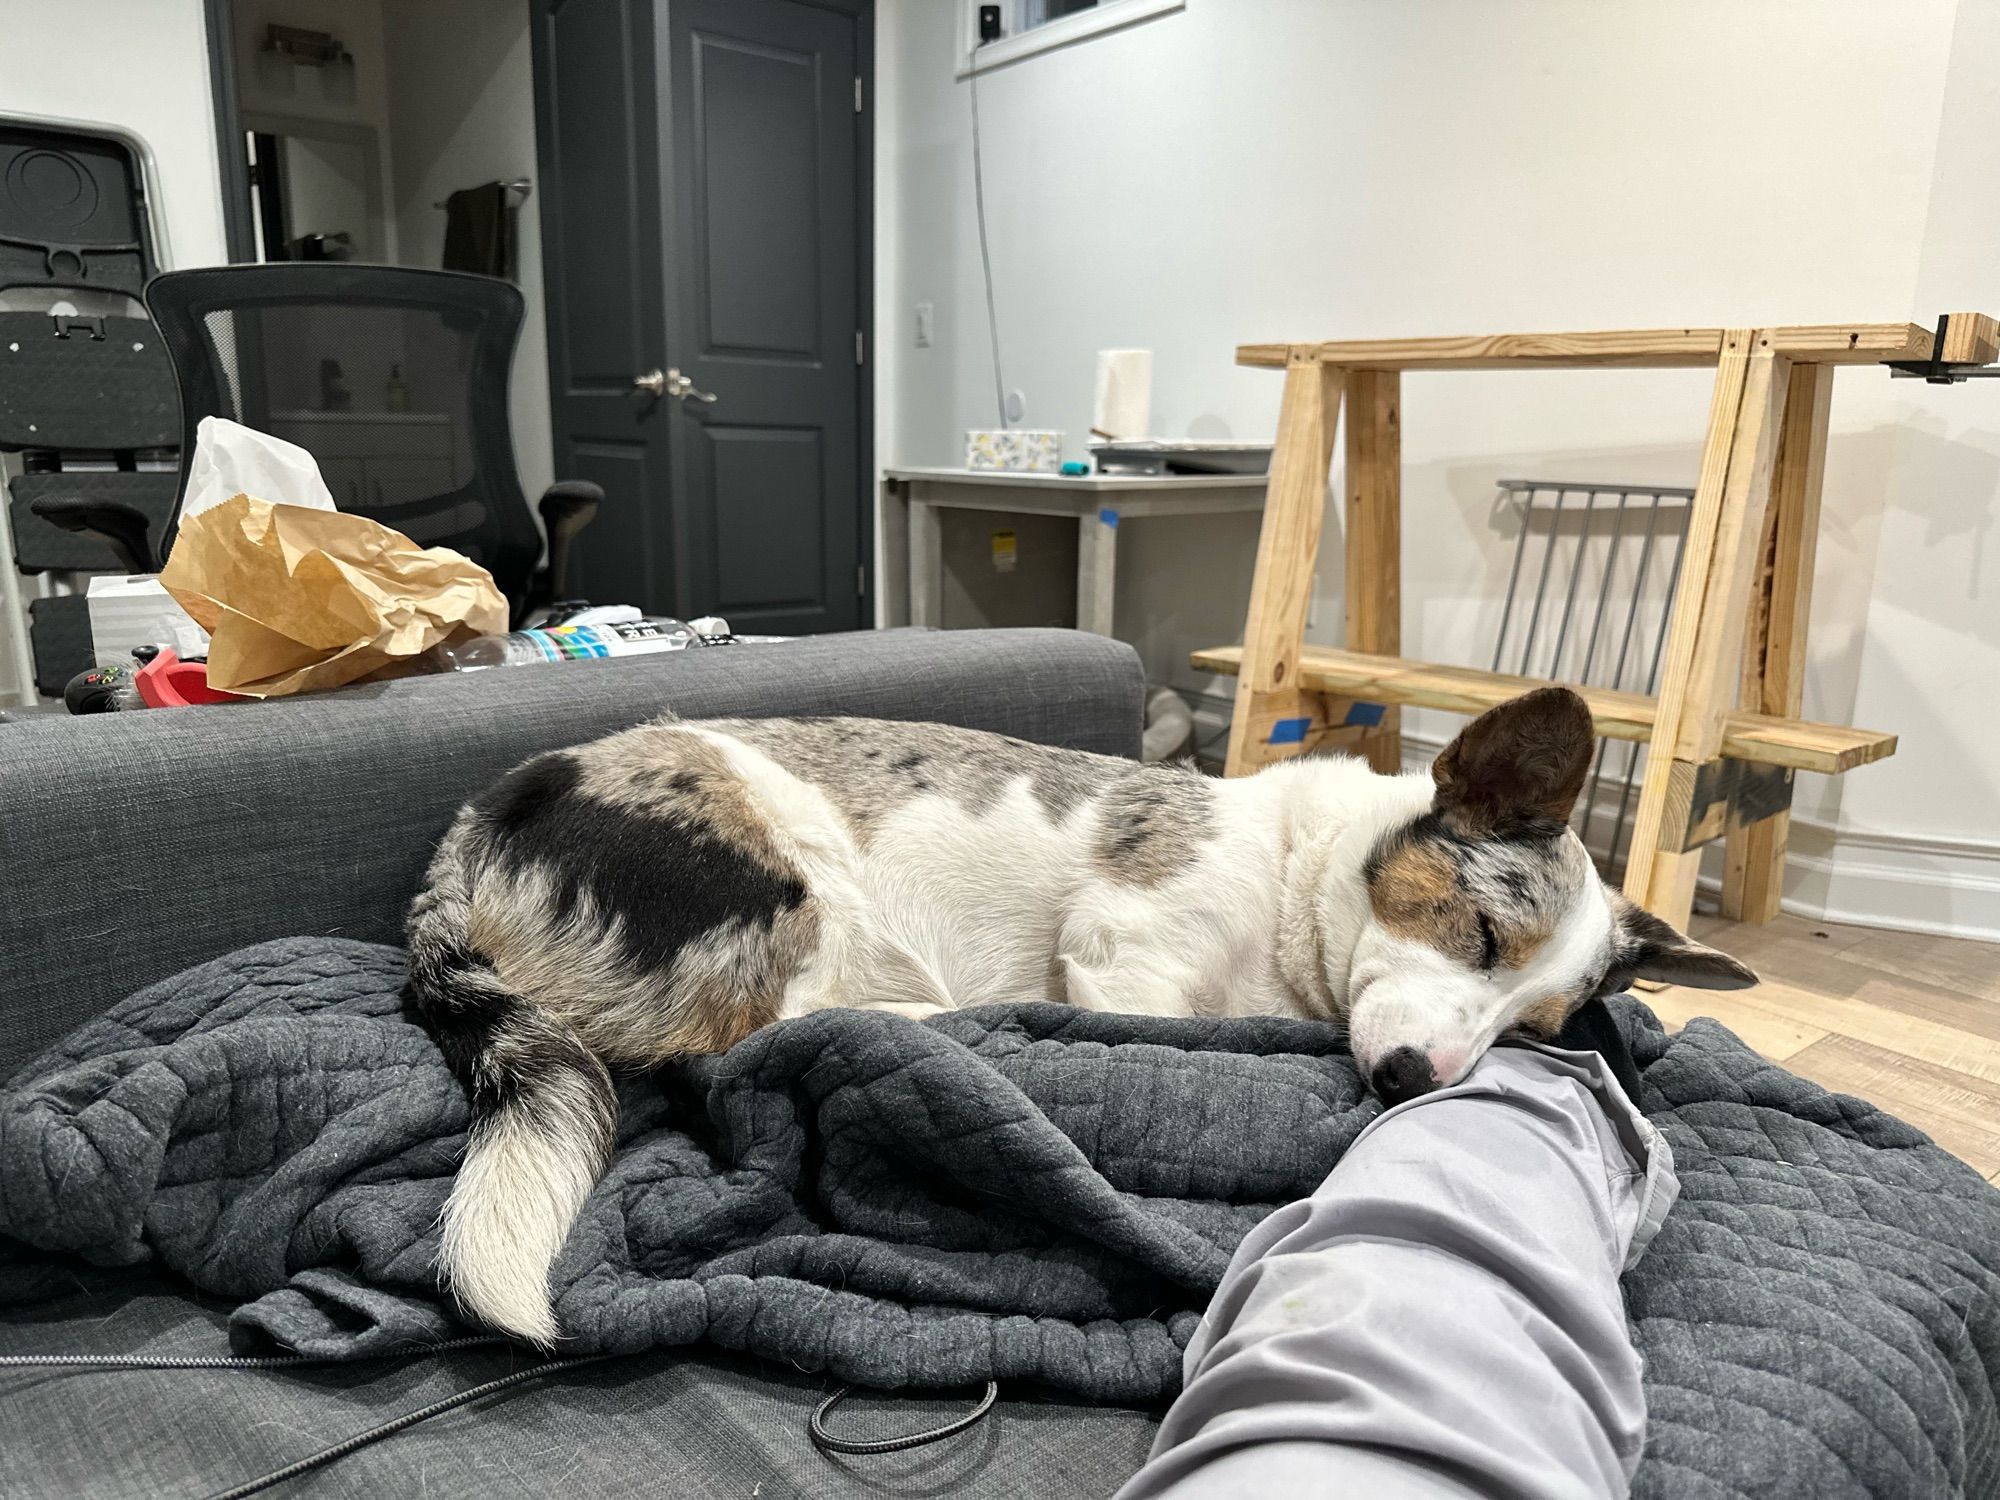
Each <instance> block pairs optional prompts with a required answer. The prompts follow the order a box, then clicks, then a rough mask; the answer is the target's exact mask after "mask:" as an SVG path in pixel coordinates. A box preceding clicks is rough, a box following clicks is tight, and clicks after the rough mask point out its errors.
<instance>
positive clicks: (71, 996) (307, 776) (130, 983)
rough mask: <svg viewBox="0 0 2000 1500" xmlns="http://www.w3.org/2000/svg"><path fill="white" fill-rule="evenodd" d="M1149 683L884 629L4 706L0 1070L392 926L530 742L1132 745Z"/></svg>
mask: <svg viewBox="0 0 2000 1500" xmlns="http://www.w3.org/2000/svg"><path fill="white" fill-rule="evenodd" d="M1144 692H1145V682H1144V674H1143V673H1142V671H1141V670H1140V666H1139V661H1138V658H1137V656H1135V655H1134V654H1133V652H1132V650H1131V648H1130V647H1128V646H1125V645H1122V644H1120V643H1118V642H1116V641H1111V640H1107V639H1105V638H1103V637H1102V636H1095V635H1088V634H1085V633H1083V632H1079V631H1068V630H995V631H950V632H930V631H912V630H896V631H882V632H873V633H866V634H856V635H842V636H820V637H816V638H812V639H807V640H800V641H794V642H791V643H788V644H785V645H777V646H737V647H721V648H715V649H709V650H697V651H688V652H682V653H677V654H675V655H672V656H654V657H641V658H638V659H636V660H629V659H628V660H625V661H610V662H602V663H575V664H570V665H564V666H536V667H509V668H501V669H498V670H495V671H489V672H471V673H464V674H455V675H449V676H440V677H414V678H405V679H403V680H401V681H398V682H389V683H381V684H376V685H373V686H368V687H360V688H350V689H347V690H345V691H343V692H339V693H330V694H324V695H321V696H319V697H315V698H301V699H288V700H281V701H276V702H270V703H255V704H236V705H227V706H220V707H214V708H185V709H171V710H158V709H156V710H152V711H149V712H143V713H125V714H104V715H99V716H95V717H89V718H62V717H48V716H43V717H37V718H32V719H27V720H23V721H22V722H19V723H13V724H0V809H4V815H0V871H5V872H6V873H5V879H6V882H7V887H8V889H7V892H6V896H7V899H6V900H5V901H0V975H5V976H6V981H7V982H6V984H5V985H0V1078H4V1077H6V1076H7V1075H8V1074H10V1073H11V1072H13V1071H14V1069H15V1068H16V1067H18V1066H19V1065H20V1064H21V1063H23V1062H25V1061H27V1060H28V1059H30V1058H32V1057H33V1056H34V1055H35V1054H37V1053H38V1052H40V1051H41V1050H42V1049H43V1048H44V1047H46V1046H47V1045H48V1044H49V1043H51V1042H53V1041H55V1040H57V1039H58V1038H60V1037H62V1036H63V1035H64V1034H65V1033H67V1032H69V1031H70V1030H72V1029H73V1028H74V1027H76V1026H77V1025H78V1024H80V1023H81V1022H83V1021H84V1020H86V1019H88V1018H90V1017H91V1016H94V1015H96V1014H98V1013H99V1012H101V1011H102V1010H104V1009H105V1008H106V1007H107V1006H109V1005H111V1004H113V1003H115V1002H116V1001H118V1000H121V999H123V998H124V997H125V996H126V995H128V994H130V993H131V992H132V991H133V990H136V989H138V988H139V987H140V986H141V985H144V984H149V983H151V982H152V981H153V980H156V979H160V978H164V977H165V976H166V975H169V974H172V973H174V972H176V971H178V970H180V969H183V968H186V967H187V966H188V965H190V964H194V963H199V962H201V961H203V960H205V959H209V958H214V957H217V956H218V955H220V954H222V953H226V952H228V951H229V950H230V949H233V948H238V947H241V946H243V945H244V944H246V943H254V942H260V941H262V940H264V939H266V938H274V937H289V936H293V935H300V934H325V935H340V936H345V937H354V938H364V939H370V940H373V941H377V942H390V943H395V942H400V941H401V940H402V921H403V909H404V907H405V906H406V905H407V904H408V902H409V899H410V897H411V896H412V895H413V894H414V893H415V891H416V888H417V883H418V881H419V879H420V878H421V876H422V874H423V869H424V865H425V864H426V862H427V861H428V860H429V858H430V853H431V849H432V847H433V846H434V845H435V843H436V841H437V839H438V837H439V836H440V835H441V834H442V833H443V832H444V830H445V827H446V826H447V825H448V824H449V823H450V821H451V817H452V815H453V813H454V812H455V811H456V810H457V808H458V806H459V805H460V804H461V803H462V802H464V801H465V799H466V798H468V797H470V796H472V795H473V794H474V793H476V792H478V791H479V790H480V789H481V788H482V787H484V786H486V785H487V784H488V783H489V782H491V781H492V780H493V778H495V777H496V776H498V775H499V774H500V773H501V772H503V771H505V770H506V769H507V768H508V767H510V766H512V765H515V764H517V763H518V762H520V761H521V760H523V759H525V758H526V757H528V756H530V755H533V754H535V753H537V752H539V751H542V750H551V749H556V748H559V747H560V746H563V745H573V744H577V743H579V742H581V741H583V740H589V739H595V738H597V737H598V736H600V735H605V734H609V733H612V732H613V731H615V730H619V729H624V728H628V727H630V726H631V725H633V724H637V723H640V722H642V721H644V720H646V719H650V718H654V717H656V716H658V715H660V714H662V713H668V712H672V713H676V714H679V715H681V716H682V717H686V718H705V717H721V716H725V715H743V716H762V715H778V714H854V715H861V716H866V717H874V718H889V719H927V720H933V721H936V722H941V723H949V724H962V725H966V726H968V727H971V728H975V729H992V730H998V731H1001V732H1003V733H1007V734H1012V735H1017V736H1019V737H1020V738H1022V739H1029V740H1037V741H1041V742H1043V743H1047V744H1054V745H1067V746H1071V747H1074V748H1076V749H1082V750H1097V751H1102V752H1106V753H1110V754H1117V755H1133V754H1136V753H1137V751H1138V746H1139V737H1140V730H1141V719H1142V714H1143V703H1142V700H1143V697H1144Z"/></svg>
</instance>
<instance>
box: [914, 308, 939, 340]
mask: <svg viewBox="0 0 2000 1500" xmlns="http://www.w3.org/2000/svg"><path fill="white" fill-rule="evenodd" d="M936 324H937V309H936V308H935V307H933V306H932V305H931V304H930V303H928V302H919V303H918V304H917V347H918V348H919V349H928V348H930V346H931V339H932V337H933V336H934V335H935V334H936V332H937V327H936Z"/></svg>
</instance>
